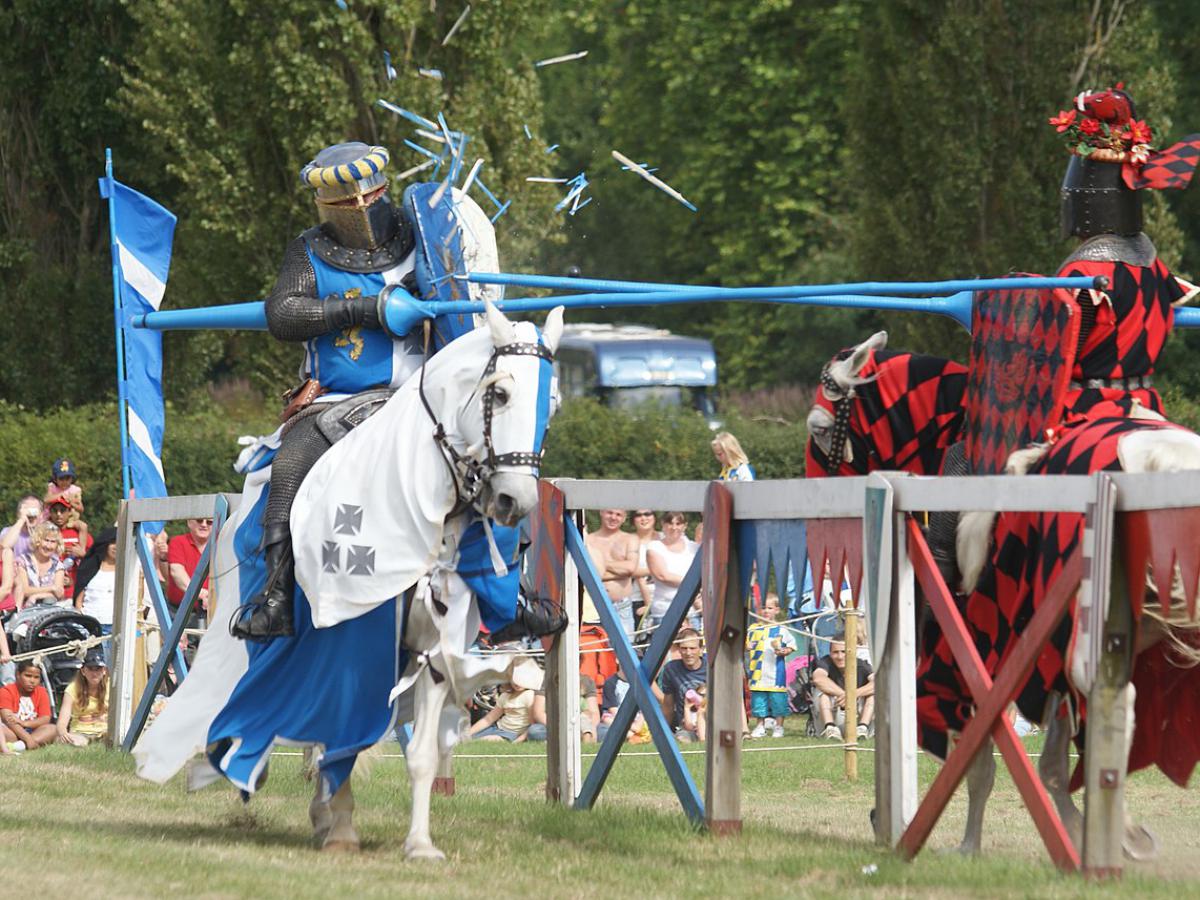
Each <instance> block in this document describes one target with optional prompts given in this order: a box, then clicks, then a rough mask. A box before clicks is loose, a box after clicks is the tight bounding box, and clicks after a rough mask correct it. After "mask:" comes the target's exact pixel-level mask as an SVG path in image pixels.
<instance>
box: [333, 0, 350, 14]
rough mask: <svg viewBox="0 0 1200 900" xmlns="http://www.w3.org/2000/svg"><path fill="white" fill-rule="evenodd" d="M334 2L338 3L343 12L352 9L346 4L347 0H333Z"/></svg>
mask: <svg viewBox="0 0 1200 900" xmlns="http://www.w3.org/2000/svg"><path fill="white" fill-rule="evenodd" d="M333 2H334V3H336V4H337V5H338V9H340V10H341V11H342V12H349V11H350V7H349V6H347V5H346V0H333Z"/></svg>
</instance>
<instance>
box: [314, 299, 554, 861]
mask: <svg viewBox="0 0 1200 900" xmlns="http://www.w3.org/2000/svg"><path fill="white" fill-rule="evenodd" d="M562 317H563V309H562V307H558V308H556V309H554V310H553V311H552V312H551V313H550V314H549V316H548V317H547V320H546V324H545V326H544V328H543V329H542V336H541V342H542V344H543V345H544V346H545V347H546V349H547V350H548V351H549V352H550V354H551V355H553V353H554V352H555V350H556V349H557V347H558V341H559V338H560V337H561V336H562V327H563V324H562V323H563V318H562ZM487 319H488V325H487V327H488V329H489V331H490V334H491V338H492V347H493V348H494V350H498V349H500V348H504V347H509V346H512V345H514V344H517V343H519V342H520V341H521V336H519V335H518V333H517V328H516V327H515V326H514V325H513V323H511V322H509V321H508V319H507V318H506V317H505V316H504V314H503V313H501V312H500V311H499V310H497V309H496V308H495V307H494V306H492V305H491V304H490V303H489V304H488V305H487ZM526 327H527V328H529V329H532V326H526ZM525 339H526V341H527V342H528V339H529V338H528V336H526V337H525ZM535 340H536V338H535ZM451 346H453V345H451ZM444 352H446V351H443V353H444ZM439 355H440V354H439ZM435 359H436V357H435ZM536 362H537V359H536V358H531V357H529V356H515V357H512V356H505V355H499V356H498V357H496V360H495V369H494V371H493V372H492V373H491V374H487V375H485V376H484V377H483V378H482V380H481V379H480V376H479V372H478V369H476V370H474V371H475V374H474V377H473V382H472V383H471V384H464V385H460V386H459V387H458V390H452V391H447V392H439V391H438V390H437V386H436V385H435V384H433V383H432V379H431V378H430V375H431V374H432V370H433V367H431V371H430V373H429V374H427V375H426V379H427V380H426V382H425V391H426V393H427V395H429V396H437V395H439V394H444V396H446V397H448V398H454V399H453V400H452V401H451V402H450V405H449V407H447V408H443V409H440V410H439V409H436V408H435V409H434V413H435V415H437V416H438V417H439V421H441V422H442V424H443V425H444V426H445V428H446V430H447V437H448V440H449V442H450V443H451V444H452V445H455V446H458V447H463V448H466V450H465V453H466V454H467V455H470V456H472V458H475V459H478V460H480V461H486V460H485V457H486V453H487V450H488V446H487V445H489V444H490V445H491V449H492V450H493V451H494V453H495V454H496V456H497V457H499V458H500V459H501V460H503V459H504V458H505V457H506V456H508V455H509V454H520V453H528V452H529V451H530V449H531V448H530V447H529V446H528V442H529V434H530V433H531V427H530V423H531V422H532V421H533V417H534V415H535V413H534V410H535V407H536V400H537V391H538V379H537V378H536V377H533V378H530V377H528V372H529V371H533V372H534V373H535V375H536V365H534V366H533V367H532V368H531V364H536ZM522 376H524V377H522ZM414 377H415V376H414ZM489 391H490V392H491V393H492V397H493V400H492V401H491V403H492V412H491V414H490V415H486V416H485V414H484V411H483V406H482V403H483V402H484V397H485V395H486V394H487V393H489ZM464 397H465V398H467V400H466V402H465V403H463V398H464ZM456 404H458V405H456ZM556 405H557V401H556V399H555V401H554V402H553V403H552V408H551V412H552V413H553V410H554V407H555V406H556ZM424 415H426V413H425V412H424V411H423V410H422V411H421V412H420V413H418V414H417V416H418V422H419V421H420V417H422V416H424ZM426 425H427V420H426V422H421V423H420V426H421V432H420V433H425V432H427V431H428V428H427V427H425V426H426ZM489 432H490V433H489ZM414 452H416V453H429V454H439V453H440V452H441V451H440V450H439V448H438V446H437V445H436V444H435V443H434V442H433V441H432V440H430V441H427V442H426V443H425V445H424V446H419V447H418V448H417V449H416V451H414ZM443 468H444V467H443ZM446 471H447V475H448V469H447V470H446ZM445 487H446V488H447V489H450V490H451V492H452V490H453V487H454V486H453V485H452V484H447V485H446V486H445ZM460 487H461V486H460ZM537 497H538V491H537V475H536V467H532V466H528V465H524V466H521V465H503V464H502V465H500V466H498V467H497V471H495V472H494V473H493V474H491V476H490V477H489V478H488V479H487V482H486V483H485V484H484V485H483V489H482V491H481V493H480V496H479V498H478V500H477V501H476V505H477V507H478V509H479V511H480V512H483V513H485V514H487V515H490V516H492V517H493V518H496V519H497V520H498V521H501V522H502V523H503V524H509V525H514V524H516V522H517V521H518V520H519V519H521V518H522V517H523V516H524V515H526V514H527V513H528V512H529V511H531V510H533V509H534V508H535V507H536V506H537ZM447 512H448V513H450V512H451V510H447ZM467 521H468V517H467V516H466V515H463V514H458V515H453V516H452V517H451V518H448V519H447V521H446V523H445V528H444V532H443V535H444V536H443V540H442V547H441V553H440V554H439V558H438V561H437V563H435V565H434V567H433V569H432V571H431V572H430V573H429V574H428V575H427V576H426V577H424V578H422V579H421V581H420V582H418V584H417V586H416V588H415V593H414V596H413V599H412V601H411V603H410V606H409V609H408V615H407V619H406V621H405V632H404V638H403V644H404V647H405V648H406V649H407V650H408V651H409V655H410V660H409V663H408V668H407V670H406V672H405V676H404V678H403V679H402V680H401V682H400V685H399V686H398V691H399V693H398V698H397V699H398V709H399V712H398V721H400V722H406V721H412V722H413V735H412V739H411V740H410V741H409V743H408V747H407V748H406V751H405V757H406V761H407V765H408V772H409V781H410V783H411V787H412V819H411V823H410V827H409V832H408V837H407V839H406V840H405V843H404V852H405V856H406V857H407V858H408V859H444V858H445V855H444V854H443V853H442V851H441V850H439V849H438V848H437V847H436V846H435V845H434V843H433V839H432V836H431V833H430V821H429V805H430V794H431V792H432V788H433V781H434V778H435V776H436V774H437V771H438V766H439V763H440V761H441V760H442V759H443V758H445V757H447V756H448V755H449V754H450V753H451V751H452V750H453V747H454V745H455V744H456V743H457V742H458V740H459V736H460V735H461V734H462V731H463V728H464V726H465V723H466V710H465V705H466V703H467V701H468V700H470V698H471V697H472V696H473V695H474V694H475V692H476V691H478V690H479V689H480V688H482V687H484V686H486V685H489V684H497V683H500V682H502V681H504V680H505V679H506V678H508V677H510V676H511V672H512V664H513V661H514V658H513V657H512V656H509V655H498V656H491V657H480V656H471V655H469V653H468V650H469V648H470V646H471V644H472V643H473V642H474V640H475V637H476V635H477V634H478V632H479V610H478V607H477V605H476V603H475V599H474V597H473V596H472V594H471V592H470V590H469V589H468V588H467V586H466V584H465V583H464V582H463V580H462V579H461V578H460V577H459V576H458V575H457V574H455V572H454V571H453V565H454V560H455V557H456V555H457V546H458V540H459V538H460V536H461V534H462V531H463V529H464V528H465V527H466V525H467ZM353 812H354V798H353V793H352V788H351V786H350V780H349V779H347V780H346V782H345V783H344V784H343V785H342V787H341V788H340V789H339V790H338V792H337V793H336V794H334V795H333V796H332V797H331V798H329V799H328V800H322V799H321V786H320V781H319V779H318V784H317V791H316V794H315V795H314V797H313V801H312V804H311V805H310V807H309V815H310V818H311V821H312V824H313V839H314V844H315V846H317V847H318V848H319V849H325V850H347V849H350V850H353V849H357V847H358V835H357V833H356V832H355V830H354V824H353Z"/></svg>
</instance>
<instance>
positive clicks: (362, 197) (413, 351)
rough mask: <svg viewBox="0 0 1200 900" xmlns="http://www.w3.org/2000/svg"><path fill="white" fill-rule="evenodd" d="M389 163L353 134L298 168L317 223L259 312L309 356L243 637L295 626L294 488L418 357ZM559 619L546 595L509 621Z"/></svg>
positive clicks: (515, 626)
mask: <svg viewBox="0 0 1200 900" xmlns="http://www.w3.org/2000/svg"><path fill="white" fill-rule="evenodd" d="M387 164H388V152H387V150H386V149H384V148H383V147H372V146H368V145H367V144H363V143H359V142H353V143H344V144H335V145H334V146H331V147H327V148H325V149H324V150H322V151H321V152H320V153H318V154H317V155H316V157H315V158H314V159H313V160H312V162H310V163H309V164H308V165H306V166H305V167H304V168H303V169H302V170H301V172H300V179H301V181H302V182H303V183H304V184H306V185H307V186H309V187H311V188H312V189H313V190H314V192H315V200H316V205H317V212H318V216H319V219H320V224H318V225H316V226H314V227H312V228H310V229H308V230H307V231H305V232H303V233H302V234H300V235H299V236H298V237H296V238H295V239H293V240H292V242H291V243H290V244H288V247H287V250H286V251H285V253H284V259H283V265H282V267H281V268H280V272H279V277H278V279H277V280H276V283H275V287H274V289H273V290H272V291H271V294H270V295H269V296H268V297H267V300H266V313H267V327H268V328H269V330H270V332H271V334H272V335H274V336H275V337H276V338H278V339H279V340H284V341H290V342H294V343H299V344H302V345H303V347H304V360H303V363H302V365H301V368H300V380H301V384H300V386H299V387H297V388H295V389H294V390H293V391H291V392H290V395H289V399H290V403H289V405H288V407H287V409H286V410H285V412H284V422H285V424H284V427H283V430H282V442H281V445H280V448H279V450H278V452H277V453H276V455H275V459H274V462H273V465H272V470H271V483H270V493H269V496H268V500H267V507H266V511H265V513H264V516H263V531H264V535H263V544H264V554H265V557H266V563H267V568H268V571H269V576H268V578H267V582H266V585H265V587H264V589H263V591H262V593H261V594H259V595H258V596H256V597H254V598H253V599H252V601H251V603H250V604H249V605H248V606H246V607H243V608H242V610H241V611H240V612H239V615H238V616H237V617H236V618H235V620H234V621H233V622H232V623H231V625H230V627H231V630H232V632H233V634H234V635H235V636H236V637H239V638H242V639H244V640H253V641H265V640H270V639H271V638H276V637H286V636H290V635H292V634H294V613H293V595H294V592H295V576H294V572H293V558H292V540H291V531H290V527H289V517H290V514H291V509H292V501H293V500H294V499H295V497H296V492H297V491H298V490H299V488H300V484H301V482H302V481H303V480H304V477H305V475H307V474H308V471H309V470H310V469H311V468H312V466H313V465H314V464H315V463H316V461H317V460H318V459H319V458H320V456H321V455H322V454H323V453H324V452H325V451H326V450H327V449H329V447H330V446H332V444H333V443H334V442H335V441H336V440H338V438H340V437H342V436H344V435H345V434H346V433H347V432H348V431H349V430H350V429H351V428H353V427H355V426H356V425H359V424H361V423H362V422H363V421H365V420H366V419H367V418H368V417H369V416H370V415H371V414H372V413H373V412H375V411H376V410H377V409H379V408H380V407H381V406H382V405H383V404H384V403H385V402H386V401H387V399H388V398H389V397H390V396H391V394H392V392H393V391H394V390H395V389H396V388H398V387H399V386H400V385H401V384H403V382H404V381H405V380H406V379H407V378H408V376H409V375H411V374H413V373H414V372H415V371H416V370H417V369H418V368H419V367H420V366H421V364H422V362H423V359H424V353H425V347H424V340H423V335H422V331H423V329H421V328H420V327H419V326H420V325H421V323H422V322H423V321H424V320H425V319H427V318H431V316H430V313H429V312H428V310H427V309H426V308H424V307H423V304H422V303H421V301H420V300H418V299H417V298H416V297H415V296H414V294H416V293H418V288H417V279H416V274H415V269H416V266H417V264H418V263H417V256H418V242H419V241H420V239H421V237H422V235H421V233H420V232H419V228H420V225H419V224H418V223H419V221H420V216H418V215H415V214H414V215H406V213H405V212H404V211H403V210H402V209H400V208H398V207H397V206H396V205H394V204H393V203H392V201H391V199H390V198H389V196H388V193H387V186H388V182H387V176H386V175H385V174H384V170H385V169H386V167H387ZM417 187H418V188H422V187H425V186H423V185H422V186H417ZM410 190H412V189H410ZM407 200H408V198H407V197H406V201H407ZM413 208H414V209H415V208H416V207H415V204H414V206H413ZM385 301H386V304H385ZM385 309H386V314H385ZM469 323H470V319H469V317H466V320H465V324H464V323H463V322H459V323H457V324H448V323H441V322H439V323H438V324H439V325H443V326H445V327H442V328H441V329H440V331H443V332H448V333H440V334H439V335H438V338H437V339H436V340H435V341H434V344H433V346H434V348H435V349H436V348H437V347H440V346H441V345H443V344H444V343H446V342H447V341H448V340H450V339H452V338H453V337H455V336H457V333H456V331H461V330H462V329H463V328H469V327H470V324H469ZM331 400H338V401H340V402H336V403H334V402H329V401H331ZM314 401H319V402H314ZM560 619H561V616H559V615H554V614H553V611H552V610H550V609H549V607H548V606H546V605H545V604H540V603H537V604H533V605H526V606H524V607H518V609H517V612H516V619H515V620H514V621H513V622H512V623H511V624H510V626H509V627H508V628H507V629H506V631H507V632H508V633H509V634H512V633H514V631H515V632H519V633H528V634H535V635H537V634H545V633H550V632H551V631H554V630H558V629H559V628H560V627H561V624H562V623H561V622H560V621H559V620H560Z"/></svg>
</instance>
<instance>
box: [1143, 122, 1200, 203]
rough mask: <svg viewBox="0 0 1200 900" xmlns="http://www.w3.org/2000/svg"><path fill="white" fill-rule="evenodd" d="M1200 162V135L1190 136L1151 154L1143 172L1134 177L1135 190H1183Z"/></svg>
mask: <svg viewBox="0 0 1200 900" xmlns="http://www.w3.org/2000/svg"><path fill="white" fill-rule="evenodd" d="M1198 162H1200V134H1189V135H1188V136H1187V137H1185V138H1184V139H1183V140H1182V141H1180V142H1179V143H1178V144H1172V145H1171V146H1170V147H1168V148H1167V149H1166V150H1159V151H1158V152H1157V153H1152V154H1150V158H1149V159H1148V160H1146V162H1145V164H1144V165H1143V166H1142V169H1141V171H1140V172H1139V173H1138V174H1137V175H1136V176H1135V177H1134V179H1133V184H1131V185H1130V187H1132V188H1133V189H1134V190H1139V189H1141V188H1152V189H1154V190H1160V191H1161V190H1168V189H1176V190H1183V189H1184V188H1186V187H1187V186H1188V183H1189V182H1190V181H1191V180H1192V173H1194V172H1195V171H1196V163H1198Z"/></svg>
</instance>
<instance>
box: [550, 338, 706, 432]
mask: <svg viewBox="0 0 1200 900" xmlns="http://www.w3.org/2000/svg"><path fill="white" fill-rule="evenodd" d="M555 368H556V369H557V371H558V381H559V391H560V392H561V394H562V398H563V402H564V403H569V402H570V401H571V400H572V399H574V398H576V397H596V398H598V399H599V400H600V401H601V402H603V403H606V404H607V405H609V406H612V407H615V408H617V409H631V408H635V407H643V406H646V405H652V406H653V405H657V406H665V407H682V408H685V409H694V410H696V411H697V412H699V413H700V414H701V415H703V416H704V418H705V419H706V420H707V421H708V423H709V425H710V426H712V427H714V428H716V427H719V423H718V421H717V418H716V415H717V411H716V405H715V403H714V395H715V388H716V385H717V357H716V354H715V353H714V352H713V346H712V343H711V342H709V341H706V340H703V339H702V338H693V337H684V336H682V335H677V334H672V333H671V332H669V331H666V330H665V329H661V328H649V327H646V326H642V325H596V324H587V323H576V324H569V325H567V326H566V328H565V330H564V332H563V337H562V341H561V342H560V343H559V345H558V353H557V354H556V360H555Z"/></svg>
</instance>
